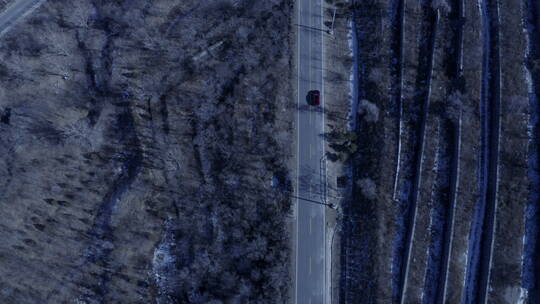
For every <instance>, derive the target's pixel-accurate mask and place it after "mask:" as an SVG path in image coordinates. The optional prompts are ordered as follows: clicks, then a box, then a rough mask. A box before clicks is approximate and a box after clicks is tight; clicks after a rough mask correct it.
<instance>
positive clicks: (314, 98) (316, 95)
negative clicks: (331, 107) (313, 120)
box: [306, 90, 321, 106]
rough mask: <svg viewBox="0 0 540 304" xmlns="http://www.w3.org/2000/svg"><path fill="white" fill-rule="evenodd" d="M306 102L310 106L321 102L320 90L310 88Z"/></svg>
mask: <svg viewBox="0 0 540 304" xmlns="http://www.w3.org/2000/svg"><path fill="white" fill-rule="evenodd" d="M306 99H307V103H308V104H309V105H312V106H318V105H320V104H321V92H319V90H311V91H309V92H308V94H307V96H306Z"/></svg>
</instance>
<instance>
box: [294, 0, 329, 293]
mask: <svg viewBox="0 0 540 304" xmlns="http://www.w3.org/2000/svg"><path fill="white" fill-rule="evenodd" d="M321 5H322V1H321V0H300V1H299V2H298V21H297V22H298V56H299V57H298V121H297V127H298V141H297V142H298V151H297V152H298V154H297V159H298V168H297V170H298V181H297V185H298V187H297V189H298V196H299V197H301V198H307V199H310V200H315V201H321V192H322V191H321V185H322V183H321V158H322V157H323V155H324V142H323V137H322V136H321V135H322V134H323V130H324V115H323V111H322V109H324V98H323V97H324V94H323V84H322V58H323V57H322V51H323V49H322V39H323V36H322V35H323V32H322V31H320V30H317V29H322V28H323V24H322V6H321ZM310 90H320V91H321V105H320V106H319V107H313V106H308V105H307V102H306V95H307V92H308V91H310ZM296 214H297V219H296V224H297V229H296V231H297V235H296V237H297V238H296V239H297V248H296V303H297V304H322V303H326V302H325V301H326V294H325V291H326V288H325V287H326V285H325V273H326V271H325V206H324V205H319V204H316V203H311V202H308V201H304V200H301V199H299V200H297V213H296Z"/></svg>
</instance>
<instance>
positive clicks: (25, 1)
mask: <svg viewBox="0 0 540 304" xmlns="http://www.w3.org/2000/svg"><path fill="white" fill-rule="evenodd" d="M43 2H45V0H18V1H15V2H13V3H12V4H11V5H10V6H9V7H7V8H6V10H5V11H4V12H2V13H1V14H0V36H1V35H3V34H5V33H6V32H7V31H8V30H9V29H10V28H11V26H13V25H14V24H15V23H16V22H17V21H19V20H21V19H22V17H24V16H26V15H27V14H28V13H30V12H31V11H32V10H34V9H35V8H37V7H38V6H39V5H40V4H42V3H43Z"/></svg>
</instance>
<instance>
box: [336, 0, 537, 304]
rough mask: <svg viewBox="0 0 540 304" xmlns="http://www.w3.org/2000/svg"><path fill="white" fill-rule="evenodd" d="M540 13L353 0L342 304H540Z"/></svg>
mask: <svg viewBox="0 0 540 304" xmlns="http://www.w3.org/2000/svg"><path fill="white" fill-rule="evenodd" d="M539 17H540V3H538V2H537V1H534V0H526V1H522V0H508V1H502V0H447V1H437V0H423V1H411V0H393V1H385V0H365V1H356V3H355V5H354V12H353V30H354V31H355V34H356V35H354V36H353V37H356V38H357V42H358V52H357V54H356V56H357V58H356V59H357V62H358V65H359V66H358V69H357V70H358V75H357V77H358V79H359V82H360V84H359V89H358V90H359V91H358V92H357V93H358V98H359V99H367V100H369V101H371V102H373V103H375V104H377V106H378V107H379V109H380V113H381V114H382V117H381V119H379V120H378V121H376V122H373V121H368V120H364V119H363V118H362V116H359V117H358V118H357V121H358V124H357V130H356V131H357V133H358V134H359V135H360V136H359V137H358V146H359V151H358V152H357V153H356V155H355V156H354V158H353V161H352V166H353V178H354V179H355V180H359V179H365V178H369V179H371V180H373V181H375V184H376V186H377V196H376V197H365V196H364V195H363V192H362V189H361V186H359V185H358V184H356V183H353V184H355V185H358V186H356V188H354V187H353V188H354V189H353V196H352V199H351V200H350V201H349V202H347V203H346V204H345V205H344V206H343V211H344V217H343V227H342V228H343V229H342V238H341V239H342V251H341V265H342V272H341V281H340V286H341V293H340V303H400V304H401V303H425V304H429V303H463V304H469V303H471V304H472V303H540V292H539V290H540V289H539V288H540V286H539V282H540V270H539V269H540V262H538V261H539V260H540V243H538V241H537V239H538V238H539V236H540V234H539V225H538V224H539V219H540V210H539V208H538V204H539V199H540V195H539V194H540V193H539V186H540V178H539V177H540V172H539V170H540V168H539V167H540V164H539V151H540V150H539V148H538V147H539V144H540V142H539V136H540V135H539V134H540V133H539V132H538V130H539V129H538V128H539V125H538V122H539V113H540V106H539V104H538V96H539V94H540V53H539V51H540V21H539Z"/></svg>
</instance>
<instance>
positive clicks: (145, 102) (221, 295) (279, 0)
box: [0, 0, 294, 304]
mask: <svg viewBox="0 0 540 304" xmlns="http://www.w3.org/2000/svg"><path fill="white" fill-rule="evenodd" d="M0 4H1V3H0ZM293 11H294V7H293V1H291V0H269V1H248V0H209V1H194V0H182V1H180V0H174V1H170V0H157V1H151V2H150V1H145V0H129V1H128V0H115V1H105V0H78V1H62V0H48V1H46V2H45V3H44V4H43V5H42V6H41V7H40V8H39V9H37V10H36V11H34V12H33V13H32V15H31V16H28V17H27V18H26V20H25V21H24V22H22V23H19V24H17V25H16V26H15V27H14V28H13V29H11V30H10V31H9V32H8V33H6V34H5V35H4V36H2V37H1V38H0V39H2V40H3V41H2V43H0V84H1V85H0V113H1V122H0V153H1V154H2V155H3V157H2V158H1V159H0V176H1V180H2V181H1V184H0V203H1V204H2V205H3V208H1V209H0V218H2V220H1V221H0V237H1V238H2V240H3V242H2V243H1V244H0V260H1V262H0V263H1V265H2V266H1V267H0V273H1V274H2V278H1V279H0V302H2V303H21V304H23V303H67V302H70V303H72V302H73V301H75V302H73V303H88V304H90V303H201V304H203V303H205V304H206V303H212V304H218V303H286V302H288V301H289V293H290V286H291V285H292V281H291V276H290V264H291V261H290V231H289V227H290V225H291V221H292V217H291V200H290V198H289V196H288V194H287V193H286V192H284V191H281V190H280V189H275V188H272V187H271V183H270V182H271V180H272V177H273V176H276V175H277V176H281V177H282V178H283V181H284V182H285V183H286V182H287V180H288V179H289V178H290V177H289V176H288V175H289V173H288V170H287V162H288V160H289V159H290V157H291V156H292V151H291V150H292V147H291V144H290V137H291V136H292V134H293V124H292V122H293V118H292V115H293V111H291V110H290V108H291V105H290V101H291V96H290V95H291V92H292V89H291V87H290V86H291V81H290V79H291V77H293V75H292V73H293V71H292V70H291V69H292V67H291V66H292V64H291V60H292V59H291V50H290V46H291V39H293V38H291V35H290V32H291V30H290V26H291V16H292V14H293Z"/></svg>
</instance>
